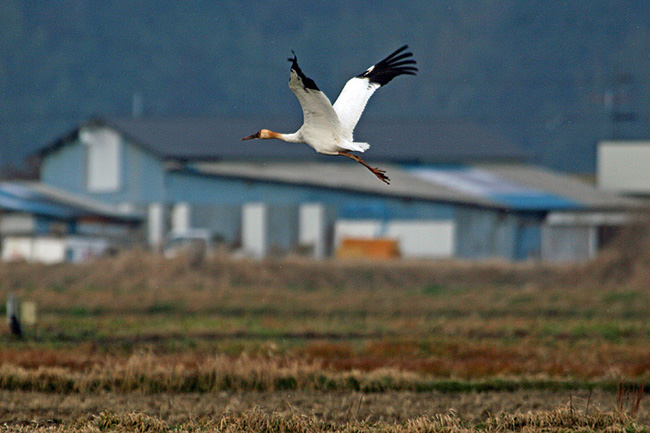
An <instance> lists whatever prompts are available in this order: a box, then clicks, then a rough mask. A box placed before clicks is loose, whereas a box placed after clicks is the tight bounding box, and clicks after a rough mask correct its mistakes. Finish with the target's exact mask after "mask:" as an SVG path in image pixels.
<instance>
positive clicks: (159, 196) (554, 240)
mask: <svg viewBox="0 0 650 433" xmlns="http://www.w3.org/2000/svg"><path fill="white" fill-rule="evenodd" d="M258 120H259V119H254V118H226V117H222V118H200V119H130V118H129V119H119V118H93V119H90V120H88V121H86V122H83V123H81V124H80V125H79V126H78V127H77V128H75V129H74V130H73V131H70V132H69V133H67V134H65V135H63V136H61V137H60V138H59V139H57V140H56V141H55V142H53V143H50V144H49V145H47V146H46V147H44V148H43V150H42V151H41V152H40V154H39V155H40V158H41V180H42V182H43V183H45V184H48V185H52V186H56V187H58V188H63V189H66V190H68V191H71V192H73V193H76V194H83V195H85V196H88V197H91V198H93V199H96V200H101V201H104V202H108V203H113V204H114V205H116V206H117V205H120V204H123V205H128V206H131V207H132V208H134V209H137V210H140V211H142V212H145V213H147V214H148V225H149V241H150V243H151V244H153V245H160V244H161V243H162V242H164V238H165V236H166V235H167V234H168V233H169V231H182V230H187V229H191V228H206V229H209V230H210V231H211V232H212V233H214V235H215V237H217V238H219V239H220V240H221V241H222V242H223V243H224V244H225V245H227V246H229V247H231V248H233V249H242V250H244V251H247V252H250V253H251V254H253V255H257V256H264V255H266V254H269V253H270V252H286V251H291V250H296V249H299V248H298V247H301V246H310V247H311V248H312V252H314V254H315V255H316V256H321V257H322V256H324V255H327V254H330V253H332V251H333V250H334V249H335V248H336V246H337V245H338V244H339V242H340V241H341V239H342V238H344V237H386V238H394V239H396V240H397V241H398V242H399V244H400V249H401V250H402V252H403V254H404V256H410V257H459V258H466V259H478V258H503V259H509V260H525V259H547V260H576V259H584V258H586V257H589V256H592V255H593V254H595V252H596V251H597V250H598V248H599V246H600V245H601V244H602V242H603V241H604V239H605V238H606V236H607V233H609V232H610V231H611V229H612V228H613V227H615V226H617V225H618V224H621V223H622V222H623V221H625V219H626V217H627V215H628V213H629V211H630V210H632V209H634V207H635V203H634V202H633V201H631V200H629V199H624V198H620V197H618V196H616V195H613V194H609V193H605V192H602V191H598V190H597V189H595V188H594V187H592V186H590V185H587V184H585V183H582V182H579V181H577V180H575V179H572V178H569V177H567V176H563V175H559V174H557V173H553V172H550V171H548V170H545V169H542V168H539V167H533V166H529V165H527V164H526V154H525V152H523V151H522V150H521V149H520V148H519V147H517V146H516V145H515V144H513V143H511V142H509V141H508V140H506V139H504V138H503V137H500V136H498V135H497V134H494V133H492V132H490V131H486V130H483V129H481V128H478V127H476V126H474V125H458V124H435V123H431V122H427V121H426V120H423V121H404V122H399V121H390V122H388V121H376V122H372V121H362V123H361V124H360V125H359V128H358V130H357V131H356V133H355V135H356V136H357V137H359V139H363V141H368V142H369V143H370V144H371V146H372V147H371V149H370V150H369V151H368V152H367V154H366V156H365V158H366V159H367V160H368V161H369V162H371V163H372V164H376V165H379V166H380V167H381V168H384V169H386V170H387V172H388V174H389V176H390V177H391V180H392V182H391V185H385V184H383V183H382V182H380V181H378V180H377V179H376V178H375V177H374V176H372V174H370V173H368V172H367V170H365V169H364V168H363V167H361V166H359V165H358V164H355V163H354V162H352V161H349V160H347V159H346V160H345V161H341V159H343V158H335V157H327V156H322V155H318V154H316V153H315V152H313V150H311V149H309V148H308V147H307V146H304V145H295V144H288V143H283V142H273V141H259V140H256V141H253V142H250V141H247V142H241V141H240V138H241V137H242V136H244V135H248V134H250V133H251V132H252V131H255V130H256V129H257V128H258V126H259V125H260V124H261V123H258ZM265 125H268V126H269V127H271V128H272V129H274V130H280V131H291V130H294V129H296V128H297V126H299V125H291V124H287V122H286V121H284V120H281V119H276V120H274V119H271V121H270V122H269V120H268V119H267V120H266V123H265ZM391 137H392V138H391ZM397 137H399V139H398V138H397Z"/></svg>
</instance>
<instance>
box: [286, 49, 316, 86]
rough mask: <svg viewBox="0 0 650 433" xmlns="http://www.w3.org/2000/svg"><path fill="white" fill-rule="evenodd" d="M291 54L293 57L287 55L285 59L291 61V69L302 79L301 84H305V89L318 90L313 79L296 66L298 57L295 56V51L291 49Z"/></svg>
mask: <svg viewBox="0 0 650 433" xmlns="http://www.w3.org/2000/svg"><path fill="white" fill-rule="evenodd" d="M291 54H293V58H291V57H289V58H288V59H287V60H288V61H289V62H291V69H292V70H294V71H296V74H298V76H299V77H300V79H301V80H302V83H303V85H304V86H305V88H306V89H312V90H320V89H319V88H318V86H317V85H316V83H315V82H314V80H312V79H311V78H309V77H307V76H306V75H305V74H304V73H303V72H302V69H300V66H298V57H297V56H296V53H294V52H293V50H291Z"/></svg>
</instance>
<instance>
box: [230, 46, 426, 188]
mask: <svg viewBox="0 0 650 433" xmlns="http://www.w3.org/2000/svg"><path fill="white" fill-rule="evenodd" d="M407 48H408V46H407V45H404V46H403V47H401V48H400V49H398V50H397V51H395V52H393V53H392V54H391V55H389V56H388V57H386V58H385V59H383V60H382V61H380V62H378V63H377V64H375V65H373V66H371V67H370V68H368V69H366V70H365V71H364V72H363V73H362V74H360V75H358V76H356V77H353V78H351V79H350V80H348V82H347V83H346V84H345V86H344V87H343V90H341V94H340V95H339V97H338V99H337V100H336V102H334V104H333V105H332V103H331V102H330V100H329V98H328V97H327V96H326V95H325V93H323V92H322V91H321V90H320V89H319V88H318V86H317V85H316V83H315V82H314V81H313V80H312V79H310V78H308V77H307V76H306V75H305V74H304V73H303V72H302V70H301V69H300V67H299V66H298V61H297V59H296V56H295V54H294V57H293V59H289V61H290V62H292V65H291V72H290V78H289V88H290V89H291V91H292V92H293V93H294V94H295V95H296V98H298V102H300V106H301V107H302V114H303V120H304V121H303V124H302V126H301V127H300V129H298V131H296V132H294V133H292V134H281V133H277V132H273V131H269V130H268V129H262V130H260V131H259V132H258V133H257V134H253V135H249V136H248V137H244V138H243V139H244V140H249V139H253V138H277V139H279V140H284V141H287V142H290V143H306V144H308V145H309V146H311V147H312V148H313V149H314V150H316V152H318V153H322V154H325V155H343V156H347V157H348V158H351V159H353V160H355V161H357V162H359V163H361V164H363V165H364V166H365V167H366V168H368V169H369V170H370V171H372V172H373V173H374V174H375V175H376V176H377V177H378V178H379V179H381V180H382V181H384V182H386V183H388V181H389V179H388V177H387V176H386V175H385V174H384V171H383V170H379V169H377V168H372V167H370V166H369V165H368V164H366V163H365V162H364V161H363V160H362V159H361V158H360V157H359V156H357V155H352V154H350V153H349V152H350V151H354V152H365V151H366V150H368V148H370V145H369V144H368V143H363V142H357V141H354V138H353V132H354V128H355V126H356V125H357V122H359V119H360V118H361V114H362V113H363V110H364V109H365V108H366V104H367V103H368V100H369V99H370V97H371V96H372V94H373V93H375V91H376V90H377V89H378V88H380V87H381V86H383V85H384V84H387V83H388V82H389V81H391V80H392V79H393V78H395V77H396V76H398V75H403V74H406V75H415V73H416V72H417V68H416V67H414V66H412V65H414V64H415V60H413V59H412V58H411V57H412V56H413V54H411V53H408V52H406V53H404V52H403V51H405V50H406V49H407Z"/></svg>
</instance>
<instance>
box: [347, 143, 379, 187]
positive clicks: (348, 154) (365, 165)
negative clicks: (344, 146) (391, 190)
mask: <svg viewBox="0 0 650 433" xmlns="http://www.w3.org/2000/svg"><path fill="white" fill-rule="evenodd" d="M338 154H339V155H342V156H347V157H348V158H350V159H353V160H354V161H356V162H358V163H359V164H361V165H363V166H364V167H366V168H367V169H368V170H370V171H371V172H372V173H373V174H374V175H375V176H377V177H378V178H379V180H381V181H382V182H385V183H386V184H387V185H390V178H389V177H388V176H386V172H385V171H384V170H380V169H378V168H376V167H375V168H373V167H371V166H369V165H368V164H367V163H366V161H364V160H363V159H361V158H360V157H359V156H357V155H353V154H351V153H348V152H343V151H339V153H338Z"/></svg>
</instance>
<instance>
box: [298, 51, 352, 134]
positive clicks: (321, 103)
mask: <svg viewBox="0 0 650 433" xmlns="http://www.w3.org/2000/svg"><path fill="white" fill-rule="evenodd" d="M292 53H293V51H292ZM288 60H289V61H290V62H291V78H290V79H289V88H290V89H291V91H292V92H293V93H294V94H295V95H296V98H298V102H300V106H301V107H302V114H303V118H304V123H303V127H302V129H303V130H305V129H312V130H315V129H318V130H321V131H322V132H323V133H325V132H329V133H330V134H331V133H336V134H338V131H339V129H340V123H339V118H338V116H337V115H336V112H335V111H334V108H333V107H332V103H331V102H330V100H329V99H328V98H327V96H326V95H325V94H324V93H323V92H322V91H321V90H320V89H319V88H318V86H317V85H316V83H315V82H314V80H312V79H311V78H308V77H307V76H306V75H305V74H304V73H303V72H302V69H300V66H298V60H297V58H296V53H293V58H289V59H288Z"/></svg>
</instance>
